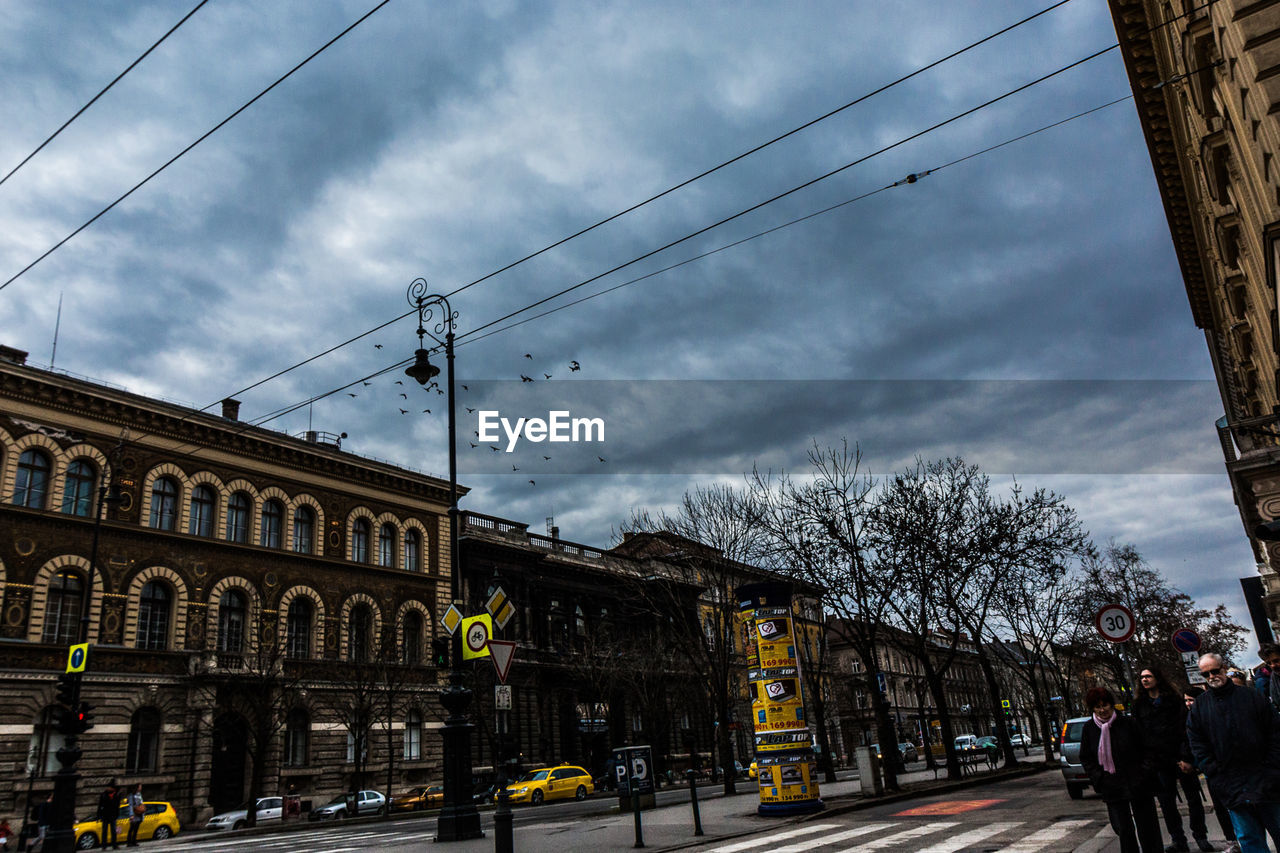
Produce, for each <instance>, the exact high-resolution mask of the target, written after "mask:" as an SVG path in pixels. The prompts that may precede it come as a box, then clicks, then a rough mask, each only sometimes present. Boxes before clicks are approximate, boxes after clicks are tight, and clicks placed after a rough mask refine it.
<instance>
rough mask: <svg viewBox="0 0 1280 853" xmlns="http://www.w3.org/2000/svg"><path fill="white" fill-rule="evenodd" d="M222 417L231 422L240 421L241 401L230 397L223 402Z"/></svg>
mask: <svg viewBox="0 0 1280 853" xmlns="http://www.w3.org/2000/svg"><path fill="white" fill-rule="evenodd" d="M222 416H223V417H224V418H226V419H227V420H229V421H238V420H240V401H239V400H233V399H231V398H230V397H228V398H227V399H225V400H223V401H222Z"/></svg>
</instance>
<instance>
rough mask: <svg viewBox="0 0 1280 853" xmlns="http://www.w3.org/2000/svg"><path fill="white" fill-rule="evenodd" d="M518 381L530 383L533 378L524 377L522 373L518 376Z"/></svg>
mask: <svg viewBox="0 0 1280 853" xmlns="http://www.w3.org/2000/svg"><path fill="white" fill-rule="evenodd" d="M520 381H521V382H532V381H533V377H532V376H525V375H524V374H523V373H521V374H520Z"/></svg>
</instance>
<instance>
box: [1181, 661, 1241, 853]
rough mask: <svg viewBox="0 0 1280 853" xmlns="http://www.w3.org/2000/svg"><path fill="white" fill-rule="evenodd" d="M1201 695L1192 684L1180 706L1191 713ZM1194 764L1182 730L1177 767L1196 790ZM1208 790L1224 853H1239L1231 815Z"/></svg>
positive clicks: (1196, 779)
mask: <svg viewBox="0 0 1280 853" xmlns="http://www.w3.org/2000/svg"><path fill="white" fill-rule="evenodd" d="M1203 695H1204V688H1203V687H1196V686H1195V685H1194V684H1193V685H1190V686H1189V687H1187V689H1186V690H1183V691H1182V704H1183V705H1185V706H1186V708H1187V712H1188V713H1190V711H1191V706H1192V705H1194V704H1195V703H1196V700H1197V699H1199V698H1200V697H1201V696H1203ZM1195 763H1196V757H1195V756H1194V755H1192V754H1191V742H1190V741H1188V740H1187V732H1186V730H1185V729H1184V730H1183V732H1182V755H1181V759H1180V761H1179V762H1178V766H1179V767H1180V768H1181V769H1182V770H1183V773H1184V775H1186V776H1190V777H1191V778H1192V779H1193V780H1195V783H1196V788H1197V789H1198V788H1199V787H1200V768H1198V767H1196V766H1195ZM1208 788H1209V802H1211V803H1212V804H1213V814H1214V816H1215V817H1217V819H1218V826H1220V827H1222V837H1223V838H1225V839H1227V849H1226V851H1225V853H1233V851H1234V853H1239V850H1240V846H1239V845H1238V844H1236V828H1235V826H1233V825H1232V823H1231V815H1230V813H1228V812H1227V807H1226V806H1224V805H1223V804H1222V800H1221V799H1220V798H1219V797H1218V795H1217V793H1216V792H1215V791H1214V790H1213V786H1212V785H1209V786H1208ZM1201 808H1203V806H1202V807H1201Z"/></svg>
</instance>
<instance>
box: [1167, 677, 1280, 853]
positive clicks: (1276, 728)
mask: <svg viewBox="0 0 1280 853" xmlns="http://www.w3.org/2000/svg"><path fill="white" fill-rule="evenodd" d="M1198 665H1199V667H1200V672H1201V673H1202V674H1203V675H1204V677H1205V681H1207V682H1208V684H1209V689H1208V690H1207V691H1205V693H1204V694H1203V695H1201V696H1200V698H1199V699H1197V700H1196V701H1195V704H1194V705H1192V706H1191V711H1190V712H1189V713H1188V714H1187V738H1188V741H1189V743H1190V744H1191V754H1192V756H1193V757H1194V758H1195V765H1196V766H1197V767H1199V768H1200V769H1201V770H1203V771H1204V774H1205V776H1206V777H1207V778H1208V780H1209V789H1210V790H1211V791H1214V792H1215V793H1217V795H1218V796H1219V797H1221V798H1222V802H1223V803H1224V804H1225V805H1226V807H1227V811H1228V813H1229V814H1230V815H1231V823H1232V825H1233V826H1234V827H1235V831H1236V840H1237V841H1238V842H1239V843H1240V850H1241V853H1267V838H1266V835H1267V833H1270V834H1271V836H1272V838H1277V837H1280V714H1277V713H1276V710H1275V708H1273V707H1271V703H1270V702H1268V701H1267V700H1266V699H1264V698H1263V697H1262V695H1261V694H1260V693H1258V691H1256V690H1251V689H1249V688H1247V687H1245V688H1242V687H1240V686H1238V685H1236V684H1235V683H1234V682H1232V681H1231V679H1230V678H1229V677H1228V676H1227V669H1226V663H1225V662H1224V661H1223V659H1222V656H1221V655H1219V654H1214V653H1210V654H1207V655H1203V656H1201V658H1200V661H1199V664H1198Z"/></svg>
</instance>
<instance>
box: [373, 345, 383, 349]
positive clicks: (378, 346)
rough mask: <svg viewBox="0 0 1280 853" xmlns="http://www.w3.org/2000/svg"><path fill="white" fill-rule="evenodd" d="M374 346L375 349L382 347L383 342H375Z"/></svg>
mask: <svg viewBox="0 0 1280 853" xmlns="http://www.w3.org/2000/svg"><path fill="white" fill-rule="evenodd" d="M373 348H374V349H382V344H374V345H373Z"/></svg>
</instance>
